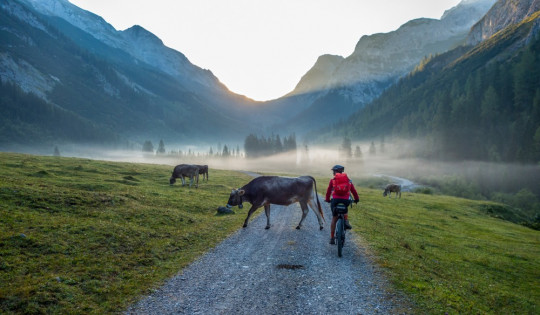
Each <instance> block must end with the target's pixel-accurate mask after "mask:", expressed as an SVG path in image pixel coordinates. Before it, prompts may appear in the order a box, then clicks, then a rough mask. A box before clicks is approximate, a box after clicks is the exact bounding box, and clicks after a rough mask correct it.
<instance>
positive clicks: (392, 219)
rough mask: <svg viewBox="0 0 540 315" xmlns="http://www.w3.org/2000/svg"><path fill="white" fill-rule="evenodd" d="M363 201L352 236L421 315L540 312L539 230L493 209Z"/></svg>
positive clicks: (411, 197) (475, 204)
mask: <svg viewBox="0 0 540 315" xmlns="http://www.w3.org/2000/svg"><path fill="white" fill-rule="evenodd" d="M323 189H325V187H324V188H323ZM319 190H320V191H322V189H319ZM359 194H360V203H359V205H360V206H355V207H353V208H352V210H351V211H350V220H351V223H352V225H353V227H354V230H353V231H354V233H355V235H356V236H357V237H358V238H360V239H362V242H363V244H366V245H367V247H368V248H367V250H368V251H369V252H370V253H372V255H373V259H374V261H376V263H377V264H378V265H380V266H382V267H383V270H384V271H385V272H386V273H387V274H388V275H389V277H390V279H392V281H393V283H394V284H395V286H396V287H397V288H399V289H401V290H402V291H404V292H406V293H407V294H408V295H409V296H411V297H412V299H413V300H414V302H415V303H416V305H417V308H418V310H417V311H418V313H431V314H445V313H448V314H539V313H540V232H539V231H535V230H532V229H529V228H527V227H524V226H521V225H517V224H513V223H510V222H508V221H504V220H501V219H497V218H494V217H492V216H490V215H489V213H487V212H486V208H488V209H489V208H491V207H492V206H494V207H496V206H497V204H493V203H489V202H479V201H471V200H466V199H460V198H455V197H448V196H432V195H425V194H414V193H403V196H402V198H401V199H389V198H383V197H382V190H373V189H364V188H360V189H359Z"/></svg>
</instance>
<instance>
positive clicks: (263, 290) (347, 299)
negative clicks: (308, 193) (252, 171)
mask: <svg viewBox="0 0 540 315" xmlns="http://www.w3.org/2000/svg"><path fill="white" fill-rule="evenodd" d="M319 198H320V196H319ZM322 206H323V210H324V213H325V217H326V218H327V223H326V224H325V229H324V230H322V231H320V230H319V226H318V223H317V219H316V216H315V214H314V213H312V212H311V210H310V213H309V214H308V216H307V218H306V221H305V223H304V225H303V227H302V229H301V230H296V229H295V227H296V225H297V224H298V222H299V221H300V217H301V210H300V207H299V205H298V204H293V205H290V206H288V207H283V206H276V205H272V208H271V209H272V210H271V223H272V227H271V228H270V229H269V230H265V229H264V227H265V225H266V216H265V215H264V209H262V208H261V209H259V210H257V211H262V212H263V213H262V214H261V215H260V216H258V217H257V218H256V219H254V220H252V221H250V222H249V224H248V226H247V227H246V228H243V229H240V230H239V231H237V232H236V233H235V234H233V235H232V236H231V237H229V238H227V239H226V240H225V241H223V242H222V243H221V244H220V245H218V246H217V247H216V248H214V249H212V250H211V251H210V252H208V253H207V254H205V255H204V256H202V257H201V258H200V259H199V260H197V261H196V262H194V263H193V264H191V265H190V266H188V267H187V268H185V269H184V270H183V272H181V273H180V274H178V275H177V276H175V277H173V278H172V279H170V280H169V281H168V282H167V283H166V284H164V285H163V286H162V287H160V288H159V289H157V290H155V291H154V292H153V293H152V294H151V295H150V296H147V297H144V298H143V299H142V300H141V301H139V302H138V303H137V304H135V305H132V306H131V307H130V308H129V309H128V310H127V312H126V314H331V313H332V314H375V313H381V314H400V313H410V309H409V308H408V306H407V302H406V299H404V298H403V297H402V296H401V295H399V294H396V293H389V292H388V291H387V290H386V288H388V287H389V285H388V283H387V282H386V281H385V280H384V279H383V277H382V276H381V274H380V273H379V272H378V271H377V269H376V267H374V266H373V264H371V263H370V262H369V260H368V259H367V258H366V257H365V256H364V255H363V254H362V252H361V250H360V249H359V248H358V247H357V246H356V245H355V244H354V243H353V242H351V241H350V240H351V239H352V237H351V236H352V235H351V234H348V236H349V237H348V242H346V244H345V247H344V249H343V251H344V253H343V257H341V258H339V257H337V248H336V246H335V245H330V244H328V240H329V234H330V232H329V230H330V226H329V221H330V219H329V218H331V214H330V209H329V206H328V204H326V203H324V202H322ZM236 215H239V214H236ZM242 215H243V214H242ZM353 229H354V227H353Z"/></svg>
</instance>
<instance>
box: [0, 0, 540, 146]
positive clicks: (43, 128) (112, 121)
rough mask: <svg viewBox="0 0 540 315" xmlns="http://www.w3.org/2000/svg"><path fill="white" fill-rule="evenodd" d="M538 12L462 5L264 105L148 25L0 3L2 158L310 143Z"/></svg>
mask: <svg viewBox="0 0 540 315" xmlns="http://www.w3.org/2000/svg"><path fill="white" fill-rule="evenodd" d="M536 7H538V1H536V0H522V1H503V0H499V1H497V2H495V0H463V1H462V2H461V3H459V4H458V5H457V6H456V7H454V8H451V9H450V10H447V11H446V12H445V13H444V15H443V16H442V17H441V19H425V18H420V19H416V20H412V21H409V22H407V23H406V24H404V25H402V26H401V27H400V28H399V29H397V30H395V31H393V32H389V33H384V34H373V35H369V36H363V37H362V38H360V40H359V41H358V43H357V45H356V48H355V50H354V52H353V53H352V54H351V55H350V56H348V57H342V56H333V55H323V56H320V57H319V58H318V60H317V61H316V63H315V64H314V66H313V67H312V68H311V69H310V70H309V71H307V73H306V74H305V75H304V76H303V77H302V79H301V80H300V82H299V83H298V84H297V86H296V87H295V89H294V90H293V91H291V92H290V93H288V94H287V95H285V96H284V97H281V98H279V99H276V100H272V101H268V102H255V101H253V100H251V99H249V98H247V97H245V96H242V95H237V94H235V93H232V92H231V91H229V90H228V89H227V87H226V86H225V85H224V84H222V83H221V82H220V81H219V79H218V78H216V77H215V76H214V75H213V74H212V72H211V71H210V70H206V69H201V68H200V67H197V66H196V65H194V64H192V63H191V62H190V61H189V60H188V59H187V58H186V56H184V55H183V54H182V53H181V52H178V51H175V50H173V49H171V48H168V47H166V46H165V45H164V44H163V42H162V41H161V40H160V39H159V38H158V37H157V36H155V35H154V34H152V33H150V32H148V31H147V30H145V29H144V28H142V27H140V26H137V25H136V26H133V27H131V28H129V29H126V30H124V31H117V30H115V29H114V28H113V27H112V26H111V25H110V24H108V23H107V22H106V21H105V20H103V19H102V18H101V17H99V16H97V15H95V14H93V13H91V12H88V11H85V10H82V9H80V8H78V7H76V6H74V5H73V4H71V3H69V2H68V1H66V0H6V1H3V2H2V3H0V79H1V80H0V82H1V84H0V89H1V92H2V98H1V99H0V114H1V117H0V121H1V123H2V127H0V128H1V129H0V130H1V133H0V148H1V149H3V150H9V149H13V148H15V149H17V148H18V147H22V146H28V145H31V146H36V145H50V144H53V143H70V142H77V143H81V142H82V143H98V144H108V145H114V146H128V147H130V146H138V145H140V144H141V143H142V142H143V141H144V140H147V139H155V141H157V139H163V140H165V141H166V142H167V143H178V144H195V143H215V142H217V141H221V142H225V141H237V142H240V141H242V140H243V139H244V138H245V136H246V135H248V134H249V133H258V134H260V133H267V134H269V133H271V132H278V133H282V134H284V133H285V134H286V133H291V132H294V133H296V134H298V135H303V134H305V133H306V132H308V131H310V130H318V129H320V128H322V127H324V125H328V124H333V123H336V122H337V121H340V120H344V119H346V118H347V117H349V116H350V115H351V114H353V113H358V112H359V110H362V108H364V107H365V106H366V105H367V104H370V103H371V102H373V101H374V100H376V99H377V98H378V97H379V96H381V95H382V94H384V92H385V91H386V90H387V89H389V88H390V87H392V86H394V85H395V84H396V83H397V82H399V80H400V79H403V78H404V77H406V76H407V75H408V73H410V72H411V71H412V70H414V69H415V67H417V66H418V64H419V63H422V62H423V61H422V60H424V61H426V60H428V59H430V58H432V57H433V56H436V55H438V54H443V53H445V52H447V51H452V50H453V49H454V48H455V47H460V45H464V44H466V45H469V46H468V47H473V46H474V45H477V44H479V43H481V42H482V41H484V40H486V39H488V38H489V37H490V36H491V35H493V34H494V33H495V32H497V31H500V30H501V29H503V28H504V27H506V26H508V25H511V24H513V23H516V21H518V22H519V21H521V20H522V19H523V17H525V16H527V15H531V14H532V13H534V12H535V11H536V10H535V8H536ZM490 12H491V14H490ZM486 13H488V14H487V15H486ZM464 51H465V50H463V52H464ZM312 134H313V133H312ZM312 134H311V135H312Z"/></svg>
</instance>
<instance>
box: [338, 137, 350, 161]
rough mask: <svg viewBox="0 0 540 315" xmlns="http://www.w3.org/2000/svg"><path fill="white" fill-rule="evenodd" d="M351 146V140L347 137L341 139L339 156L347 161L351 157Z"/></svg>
mask: <svg viewBox="0 0 540 315" xmlns="http://www.w3.org/2000/svg"><path fill="white" fill-rule="evenodd" d="M351 145H352V144H351V139H349V138H348V137H345V138H343V142H342V143H341V148H340V152H341V156H342V157H343V158H346V159H348V158H351V157H352V147H351Z"/></svg>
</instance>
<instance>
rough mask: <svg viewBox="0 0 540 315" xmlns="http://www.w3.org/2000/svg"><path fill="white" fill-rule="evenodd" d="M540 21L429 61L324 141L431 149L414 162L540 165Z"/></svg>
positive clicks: (335, 128)
mask: <svg viewBox="0 0 540 315" xmlns="http://www.w3.org/2000/svg"><path fill="white" fill-rule="evenodd" d="M539 16H540V12H536V13H535V14H533V15H532V16H530V17H529V18H527V19H525V20H523V21H522V22H521V23H519V24H514V25H511V26H509V27H507V28H505V29H504V30H502V31H500V32H498V33H497V34H495V35H494V36H493V37H491V38H490V39H488V40H486V41H484V42H482V43H481V44H479V45H477V46H475V47H474V48H472V49H471V48H467V47H460V48H458V49H455V50H453V51H450V52H448V53H445V54H442V55H439V56H436V57H434V58H432V59H430V60H424V61H423V63H422V64H420V65H419V66H418V67H417V69H416V70H415V71H413V72H412V73H411V74H410V75H409V76H407V77H406V78H404V79H402V80H400V82H399V83H398V84H397V85H395V86H393V87H391V88H390V89H388V90H387V91H386V92H385V93H384V94H383V95H382V96H381V97H380V98H379V99H377V100H375V101H374V102H373V103H371V104H370V105H369V106H367V107H365V108H364V109H362V110H360V111H358V112H357V113H355V114H354V115H353V116H352V117H351V118H350V119H348V120H347V121H345V122H344V123H339V124H334V125H333V126H332V127H330V128H328V129H326V130H325V133H324V135H323V136H321V137H320V139H325V138H330V137H333V136H340V137H342V136H347V137H350V138H352V139H364V140H370V139H378V138H381V137H386V139H393V140H394V141H396V142H397V141H399V140H398V139H401V140H402V139H409V140H410V139H416V140H422V141H423V143H424V145H423V147H421V148H419V149H418V151H416V152H413V153H412V154H413V155H415V156H421V157H435V158H438V159H445V160H448V159H475V160H490V161H510V162H534V163H536V162H539V161H540V38H539V35H538V33H539V29H540V27H539V24H540V22H539ZM409 154H410V152H409Z"/></svg>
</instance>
